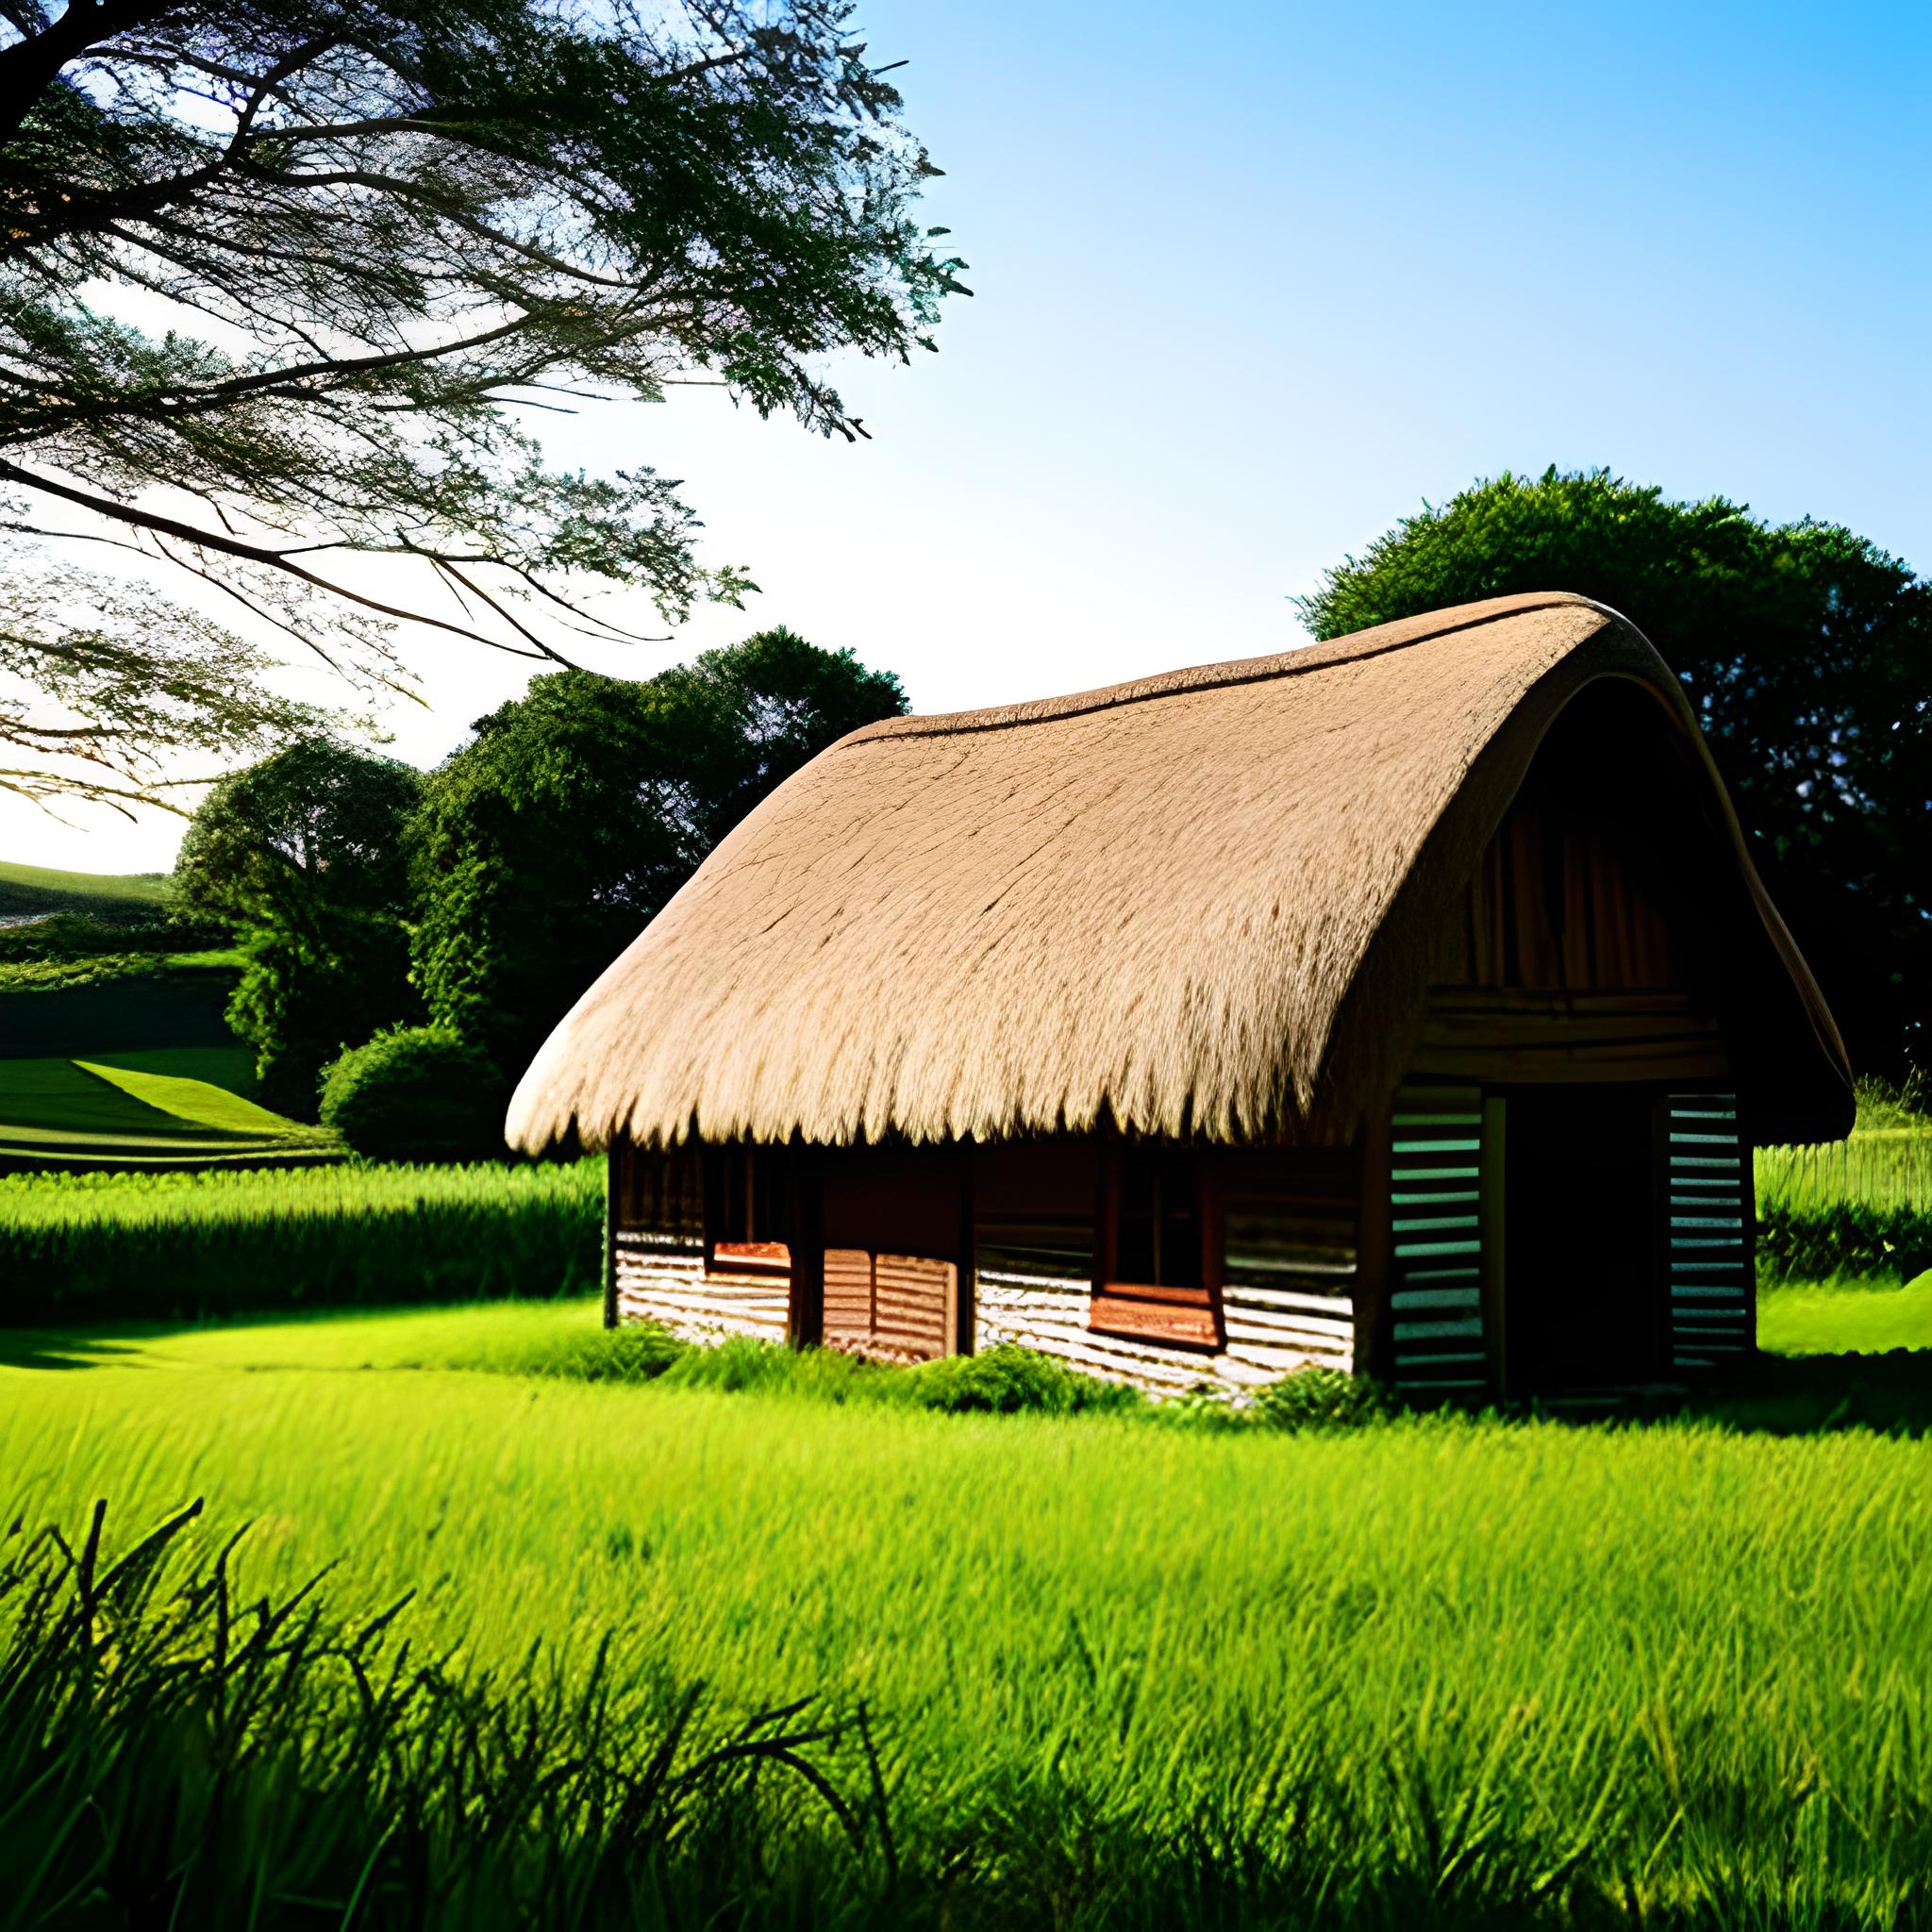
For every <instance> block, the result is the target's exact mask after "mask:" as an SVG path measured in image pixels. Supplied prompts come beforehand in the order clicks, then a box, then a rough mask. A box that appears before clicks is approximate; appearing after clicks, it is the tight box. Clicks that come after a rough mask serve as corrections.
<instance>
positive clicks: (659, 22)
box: [0, 0, 965, 801]
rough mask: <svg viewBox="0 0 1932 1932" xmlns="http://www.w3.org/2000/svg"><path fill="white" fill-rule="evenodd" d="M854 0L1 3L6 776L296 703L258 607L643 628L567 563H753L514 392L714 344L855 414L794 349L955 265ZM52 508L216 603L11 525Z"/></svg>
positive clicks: (923, 323)
mask: <svg viewBox="0 0 1932 1932" xmlns="http://www.w3.org/2000/svg"><path fill="white" fill-rule="evenodd" d="M850 10H851V9H850V7H849V5H848V4H847V0H666V4H665V5H664V6H663V7H661V8H659V7H644V6H641V5H638V4H636V0H612V4H610V5H607V6H595V7H591V6H571V5H562V4H553V0H300V4H297V0H192V4H189V5H185V6H184V5H180V4H177V0H67V5H66V7H65V10H64V11H62V12H60V13H59V14H58V15H54V14H53V13H51V12H50V11H49V10H48V8H46V6H45V5H44V4H43V0H7V4H5V5H0V182H4V186H0V206H4V208H5V219H4V221H0V528H4V529H5V530H6V531H7V532H8V534H9V539H10V541H9V544H8V550H9V554H10V557H11V559H12V560H11V562H10V564H9V565H8V567H7V568H6V569H5V570H4V571H0V746H5V747H8V748H10V749H11V750H12V751H14V752H15V753H16V754H18V755H20V756H21V757H24V758H25V759H26V760H27V762H26V763H25V764H11V763H9V766H8V767H0V787H6V788H8V789H11V790H13V791H21V792H25V794H27V795H29V796H36V797H40V798H43V799H45V798H50V797H58V796H60V795H78V796H84V797H96V798H100V797H107V798H116V797H118V798H126V797H129V796H139V797H142V798H146V799H149V800H151V801H152V800H158V799H159V798H160V797H161V795H162V794H161V792H160V791H159V790H158V786H157V784H156V782H155V780H156V778H157V774H158V770H159V762H158V761H159V758H160V757H161V755H162V754H164V753H167V752H170V751H174V750H178V749H179V748H181V747H184V746H193V747H199V748H202V749H205V750H208V751H210V752H217V751H230V750H233V749H235V748H237V747H241V748H244V749H259V748H261V747H262V746H264V745H267V744H271V743H275V742H278V741H283V740H285V739H286V738H287V737H288V736H290V735H291V733H303V732H313V731H314V730H315V729H316V728H317V727H318V723H319V719H318V714H317V713H316V712H315V711H314V710H313V709H312V708H306V707H305V706H303V705H301V704H299V703H296V702H294V701H293V700H291V698H290V697H288V696H287V695H286V693H285V692H283V691H280V690H278V689H277V687H276V683H275V675H274V659H273V658H272V655H271V654H270V653H269V652H268V651H267V650H265V649H264V647H263V643H262V641H261V640H262V639H264V638H268V637H271V636H274V637H276V639H277V643H278V647H280V646H282V645H284V644H286V642H287V641H297V642H299V643H300V644H302V645H304V646H307V647H308V648H310V649H312V650H314V651H316V652H318V653H320V654H321V655H322V656H323V657H324V658H326V659H327V660H328V661H329V662H330V663H331V664H333V665H335V666H336V667H338V668H339V669H341V670H343V671H345V672H347V673H348V674H349V675H351V676H352V677H355V678H357V679H359V680H360V681H361V683H362V684H363V685H365V686H367V687H371V688H374V687H382V686H393V685H404V686H407V683H408V679H407V675H406V672H405V670H404V667H403V665H402V662H401V659H400V658H399V655H398V653H397V649H396V645H395V641H394V625H396V623H397V622H398V620H401V619H406V618H407V619H409V620H412V621H414V622H418V623H421V624H425V625H432V626H434V627H436V628H438V629H440V630H442V631H444V632H451V633H455V634H457V635H459V636H461V637H464V638H468V639H472V640H480V641H486V642H490V643H493V644H496V645H498V646H500V647H502V648H506V649H509V650H514V651H518V652H521V653H524V654H525V655H528V656H530V657H533V658H538V659H540V660H541V659H557V660H558V661H563V655H562V650H561V645H562V643H563V642H564V641H568V640H569V638H571V637H572V636H573V635H575V634H580V633H584V632H588V633H590V634H591V635H594V636H601V637H613V636H624V635H628V633H627V632H625V631H623V630H621V629H620V628H619V627H618V626H617V625H615V624H614V623H609V622H607V621H605V620H603V619H601V618H599V617H597V616H595V615H593V614H592V613H591V611H590V610H589V608H587V607H586V604H585V602H584V597H585V595H586V593H587V592H589V591H596V590H599V589H603V590H611V591H622V590H632V591H640V592H641V593H643V594H646V595H648V596H649V597H650V598H652V599H653V600H654V601H655V604H656V607H657V608H658V611H659V612H660V614H662V616H664V617H665V618H666V619H667V620H669V621H673V622H675V621H676V620H679V619H681V618H682V617H684V616H685V615H686V614H687V613H688V612H689V610H690V609H691V607H692V605H693V603H694V602H696V601H697V600H699V599H703V598H718V599H723V600H724V601H727V602H732V603H736V602H737V601H738V599H739V598H740V596H741V594H742V592H743V591H745V590H746V589H748V588H750V585H749V579H748V578H747V577H746V575H744V573H743V572H742V571H741V570H738V569H735V568H716V569H713V568H708V567H705V566H703V565H701V564H700V563H699V562H698V561H697V559H696V558H695V556H694V554H693V549H692V542H693V537H692V533H693V531H694V529H695V528H696V524H695V520H694V518H693V517H692V515H691V511H690V510H689V509H688V508H686V506H685V505H684V503H683V502H682V500H681V499H680V498H679V496H678V494H677V489H678V486H677V484H676V483H675V481H674V480H672V479H669V478H665V477H663V476H660V475H657V474H656V473H655V472H654V471H652V470H650V469H648V468H643V467H640V468H637V469H634V470H632V471H629V472H627V473H621V474H618V475H614V476H608V477H593V476H589V475H583V474H576V473H570V472H565V471H559V470H557V469H554V468H552V467H550V466H549V465H547V464H546V462H545V461H544V459H543V457H542V454H541V450H540V448H539V446H538V445H537V443H536V442H535V441H533V440H532V439H531V437H530V436H529V435H528V434H527V433H526V432H525V430H524V429H523V428H521V427H520V426H518V425H517V424H516V423H513V422H512V420H511V415H512V412H513V411H517V410H542V409H552V410H554V409H558V408H566V409H567V408H572V407H575V403H576V401H577V400H578V399H579V398H580V397H583V396H585V395H590V396H606V397H608V396H620V397H631V398H641V399H646V400H655V399H658V398H661V397H662V396H663V395H664V394H665V393H666V391H668V390H670V389H671V388H673V387H675V386H678V385H691V384H711V385H716V386H722V387H724V388H725V389H726V390H728V391H730V392H731V394H732V395H733V396H734V397H735V398H739V399H741V400H743V401H745V402H747V403H749V404H750V405H751V406H752V407H754V408H757V409H758V410H759V411H760V412H761V413H770V412H772V411H774V410H789V411H791V413H793V414H794V415H795V416H796V417H797V418H798V419H799V420H800V421H801V422H803V423H804V424H805V425H808V427H810V428H813V429H816V430H819V431H821V432H823V433H824V434H827V435H834V434H836V435H842V436H845V437H847V438H848V439H849V438H853V437H858V436H862V435H863V434H864V433H865V432H864V429H863V426H862V425H861V424H860V422H859V421H858V419H857V418H856V417H854V416H852V415H851V414H850V413H849V411H848V410H847V409H846V408H845V406H844V404H843V403H842V402H841V399H840V396H839V394H838V392H837V391H835V390H834V389H832V388H831V387H830V386H829V385H828V384H827V383H826V382H825V380H824V376H823V375H821V374H819V373H818V368H817V365H818V364H820V363H821V362H822V361H823V359H824V358H825V357H826V356H827V355H828V354H830V353H832V352H835V351H841V350H850V349H856V350H858V352H860V353H861V354H863V355H866V356H869V357H888V358H901V359H904V358H906V357H907V356H908V353H909V351H910V350H911V349H912V348H913V347H914V346H920V347H924V348H931V347H932V346H933V341H932V337H931V334H930V329H931V325H932V324H933V323H934V321H935V320H936V318H937V315H938V312H939V308H940V306H941V301H942V299H943V298H944V297H945V296H946V295H947V294H949V293H953V292H965V291H964V290H963V288H962V285H961V284H960V283H959V281H958V274H957V272H958V270H959V269H960V268H961V267H963V265H964V264H963V263H961V262H959V261H958V259H957V258H952V257H949V256H945V255H943V254H942V253H941V250H940V248H939V247H938V245H937V243H936V238H937V237H939V236H941V235H942V234H943V233H944V232H945V231H944V230H943V229H939V228H932V229H922V228H921V227H920V226H918V225H916V224H915V223H914V221H913V219H912V214H911V209H912V206H913V203H914V202H915V200H916V198H917V195H918V192H919V191H920V189H921V187H922V185H923V184H924V181H925V180H926V179H927V178H928V177H929V176H931V175H934V174H935V173H936V172H937V171H936V170H935V169H934V168H933V167H932V166H931V164H930V163H929V162H928V160H927V159H926V157H925V154H924V150H923V149H922V148H921V147H920V146H919V144H918V143H917V142H915V141H913V140H912V139H911V138H910V136H909V135H908V133H907V132H906V130H905V129H904V127H903V126H902V125H901V123H900V121H899V118H898V116H899V113H900V108H901V103H900V99H899V96H898V94H897V93H896V92H895V91H894V89H893V87H892V85H891V82H890V80H888V79H887V78H886V72H887V70H886V69H884V68H881V67H878V66H875V65H874V64H873V63H871V62H870V61H869V60H868V58H867V55H866V49H865V48H864V46H863V45H862V44H860V43H858V42H856V41H854V40H853V38H852V37H851V35H850V33H849V31H848V22H849V17H850ZM104 289H115V290H119V291H122V294H121V296H119V297H116V298H113V299H112V300H109V301H108V302H107V303H106V306H104V302H103V297H102V295H101V291H103V290H104ZM130 299H131V301H132V303H133V305H134V306H133V308H130ZM117 308H118V310H119V311H120V312H115V311H116V310H117ZM130 313H133V314H138V315H139V316H141V317H142V318H143V319H146V318H152V322H151V324H150V325H145V326H137V325H135V323H134V321H131V320H129V319H128V318H129V314H130ZM65 536H78V537H81V538H83V539H85V540H87V541H89V542H91V543H92V544H94V545H95V546H96V547H97V549H98V546H100V545H103V544H106V545H110V546H113V545H118V546H119V547H120V548H121V550H123V551H128V550H131V551H133V552H134V553H136V555H137V556H138V557H139V558H142V559H143V560H146V561H160V562H164V563H166V564H169V565H172V566H175V567H178V569H179V570H180V571H181V572H183V573H187V574H189V575H188V576H187V577H184V578H183V582H184V584H187V583H190V582H191V581H192V580H199V587H198V588H197V589H196V590H195V596H196V598H197V599H198V600H199V601H198V602H195V603H192V604H189V603H182V602H180V601H178V600H177V599H175V598H174V597H172V596H169V595H167V594H164V593H163V592H162V591H159V590H158V589H157V588H156V587H155V585H154V583H152V582H150V581H149V580H148V579H147V578H146V577H145V576H142V575H135V576H129V575H126V574H125V572H123V573H121V574H119V575H100V574H96V573H92V572H90V571H86V570H83V569H81V568H80V567H79V566H77V565H75V563H73V562H72V561H71V560H57V559H50V558H49V557H47V556H45V555H43V556H41V557H39V558H35V557H32V556H29V555H26V554H25V546H23V544H22V542H21V541H20V540H22V539H23V538H26V539H35V538H39V539H45V538H48V537H65ZM372 556H379V557H386V558H392V559H395V560H396V565H397V566H398V568H400V569H402V570H404V571H405V572H406V573H413V575H404V576H398V575H396V574H395V572H394V571H391V572H387V573H385V574H383V575H375V574H373V573H372V572H371V571H370V570H369V569H368V568H367V567H366V565H357V563H356V560H357V559H358V558H369V557H372ZM352 565H354V566H355V567H346V566H352ZM221 611H226V612H227V613H229V614H230V616H231V617H232V618H233V619H234V621H235V623H236V624H238V625H241V626H242V627H241V628H239V629H237V628H231V627H229V625H226V624H224V623H223V622H221V621H219V619H218V616H217V615H216V613H217V612H221Z"/></svg>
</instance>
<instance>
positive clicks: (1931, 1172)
mask: <svg viewBox="0 0 1932 1932" xmlns="http://www.w3.org/2000/svg"><path fill="white" fill-rule="evenodd" d="M1927 1100H1928V1095H1927V1092H1926V1090H1925V1088H1924V1082H1923V1081H1922V1080H1920V1079H1919V1078H1918V1077H1917V1076H1914V1077H1913V1078H1912V1079H1911V1080H1908V1081H1907V1083H1906V1085H1905V1086H1904V1087H1903V1088H1892V1087H1887V1086H1885V1085H1883V1084H1882V1083H1879V1082H1875V1081H1870V1080H1863V1081H1860V1082H1859V1085H1858V1116H1857V1127H1856V1128H1855V1129H1854V1131H1853V1132H1852V1134H1851V1135H1850V1137H1849V1138H1848V1139H1846V1140H1843V1141H1835V1142H1832V1143H1830V1144H1828V1145H1825V1146H1819V1147H1760V1148H1759V1149H1758V1150H1757V1160H1756V1166H1757V1214H1758V1247H1757V1251H1758V1258H1759V1261H1760V1263H1761V1265H1762V1268H1763V1271H1764V1273H1765V1274H1766V1276H1767V1278H1768V1279H1769V1280H1771V1281H1781V1280H1790V1279H1800V1280H1817V1279H1821V1278H1830V1277H1837V1276H1844V1275H1871V1276H1878V1277H1881V1278H1890V1279H1893V1280H1904V1281H1909V1280H1911V1279H1912V1278H1913V1277H1914V1276H1915V1275H1918V1274H1923V1273H1924V1271H1925V1270H1926V1269H1928V1268H1932V1119H1928V1118H1927V1114H1926V1106H1927Z"/></svg>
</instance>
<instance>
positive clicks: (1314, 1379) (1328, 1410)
mask: <svg viewBox="0 0 1932 1932" xmlns="http://www.w3.org/2000/svg"><path fill="white" fill-rule="evenodd" d="M1250 1408H1251V1412H1252V1413H1253V1415H1254V1416H1255V1419H1256V1420H1257V1422H1259V1423H1260V1424H1263V1425H1264V1426H1265V1427H1267V1428H1271V1429H1322V1428H1338V1427H1340V1428H1348V1427H1353V1426H1356V1425H1358V1424H1363V1423H1371V1422H1377V1421H1380V1420H1381V1419H1382V1418H1383V1417H1385V1416H1387V1415H1388V1414H1389V1413H1390V1402H1389V1396H1388V1392H1387V1391H1385V1390H1384V1389H1383V1388H1382V1387H1381V1386H1380V1385H1379V1384H1378V1383H1375V1382H1373V1381H1371V1380H1370V1379H1369V1377H1368V1376H1366V1375H1344V1374H1342V1373H1341V1371H1340V1370H1339V1369H1302V1370H1300V1371H1298V1372H1297V1373H1296V1374H1292V1375H1284V1376H1282V1377H1281V1378H1280V1380H1279V1381H1275V1382H1270V1383H1268V1384H1266V1385H1265V1386H1264V1387H1262V1388H1260V1389H1257V1390H1256V1391H1255V1395H1254V1400H1253V1402H1252V1404H1251V1405H1250Z"/></svg>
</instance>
